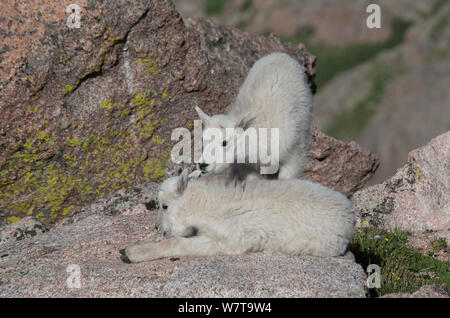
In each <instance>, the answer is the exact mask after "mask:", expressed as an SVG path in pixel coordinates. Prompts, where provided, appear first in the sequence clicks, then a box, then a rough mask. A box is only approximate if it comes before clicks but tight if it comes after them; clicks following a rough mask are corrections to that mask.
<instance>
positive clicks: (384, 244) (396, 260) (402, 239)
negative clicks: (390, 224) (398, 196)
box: [351, 227, 450, 297]
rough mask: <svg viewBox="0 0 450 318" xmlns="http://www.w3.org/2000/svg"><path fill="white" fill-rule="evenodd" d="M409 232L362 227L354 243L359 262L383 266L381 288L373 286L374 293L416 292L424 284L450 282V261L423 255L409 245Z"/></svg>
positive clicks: (372, 294) (380, 294)
mask: <svg viewBox="0 0 450 318" xmlns="http://www.w3.org/2000/svg"><path fill="white" fill-rule="evenodd" d="M407 240H408V233H407V232H405V231H400V230H395V231H393V232H388V231H385V230H382V229H378V228H375V227H366V228H361V229H359V230H358V231H357V232H356V233H355V235H354V237H353V240H352V242H351V251H352V252H353V254H354V255H355V258H356V261H357V262H358V263H359V264H361V265H362V266H363V268H364V269H366V268H367V266H368V265H369V264H377V265H378V266H380V267H381V288H375V289H371V296H374V297H376V296H382V295H385V294H389V293H398V292H409V293H411V292H415V291H417V290H418V289H419V288H420V287H421V286H423V285H429V284H445V285H446V286H449V285H450V272H449V268H450V262H443V261H439V260H437V259H435V258H432V257H429V256H424V255H422V254H420V253H419V252H417V251H415V250H414V249H412V248H410V247H408V246H406V243H407Z"/></svg>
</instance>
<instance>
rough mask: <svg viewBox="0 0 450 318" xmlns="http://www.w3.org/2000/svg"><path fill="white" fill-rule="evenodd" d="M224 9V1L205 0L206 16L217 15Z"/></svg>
mask: <svg viewBox="0 0 450 318" xmlns="http://www.w3.org/2000/svg"><path fill="white" fill-rule="evenodd" d="M224 9H225V0H206V1H205V13H206V14H207V15H218V14H221V13H222V12H223V10H224Z"/></svg>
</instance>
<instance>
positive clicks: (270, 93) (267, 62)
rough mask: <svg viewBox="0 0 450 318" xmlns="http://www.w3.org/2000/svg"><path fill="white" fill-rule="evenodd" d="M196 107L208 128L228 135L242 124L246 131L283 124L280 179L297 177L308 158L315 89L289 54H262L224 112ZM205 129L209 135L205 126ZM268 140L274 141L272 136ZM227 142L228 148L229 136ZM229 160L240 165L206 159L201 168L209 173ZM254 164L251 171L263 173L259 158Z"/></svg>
mask: <svg viewBox="0 0 450 318" xmlns="http://www.w3.org/2000/svg"><path fill="white" fill-rule="evenodd" d="M196 111H197V113H198V115H199V117H200V119H201V120H202V124H203V128H204V129H207V128H219V129H221V130H222V133H223V136H225V135H226V132H225V129H226V128H242V129H243V130H244V131H245V130H246V129H248V128H250V127H253V128H266V129H268V130H269V131H270V129H271V128H278V129H279V162H278V164H279V170H278V178H279V179H294V178H298V177H299V176H300V175H301V173H302V171H303V169H304V167H305V164H306V161H307V153H308V152H307V150H308V148H307V147H308V143H309V135H310V126H311V118H312V94H311V90H310V88H309V86H308V81H307V77H306V75H305V73H304V72H303V70H302V67H301V66H300V64H299V63H298V62H297V60H295V59H294V58H292V57H290V56H289V55H287V54H285V53H273V54H270V55H267V56H265V57H263V58H261V59H259V60H258V61H257V62H256V63H255V64H254V65H253V67H252V68H251V69H250V72H249V73H248V75H247V78H246V79H245V81H244V83H243V84H242V86H241V88H240V90H239V93H238V95H237V97H236V100H235V102H234V103H232V104H231V106H230V107H229V109H228V111H227V112H226V113H225V114H219V115H214V116H211V117H210V116H208V115H206V114H205V113H204V112H203V111H202V110H201V109H200V108H199V107H198V106H197V107H196ZM203 134H204V136H205V130H204V133H203ZM233 138H234V136H233ZM268 144H269V145H270V144H271V142H270V136H269V138H268ZM223 147H225V148H226V147H227V140H225V142H224V143H223ZM233 147H235V146H234V145H233ZM232 150H233V151H234V149H232ZM204 151H205V150H204ZM245 155H246V156H248V154H245ZM235 156H236V154H235ZM258 160H259V159H258ZM224 161H225V160H224ZM235 162H236V157H235ZM246 163H248V158H246ZM230 165H233V166H236V165H237V164H232V163H227V162H215V161H214V162H204V163H200V164H199V165H198V168H199V169H200V170H201V171H202V172H203V173H204V174H212V173H223V172H224V171H225V170H227V169H228V168H229V167H230ZM241 166H242V164H241ZM250 166H251V170H252V171H255V172H256V171H258V172H257V173H258V174H259V172H260V171H259V170H260V167H261V162H260V161H258V162H257V163H256V164H251V165H250ZM247 170H248V169H247ZM237 173H239V172H237ZM244 178H245V177H244Z"/></svg>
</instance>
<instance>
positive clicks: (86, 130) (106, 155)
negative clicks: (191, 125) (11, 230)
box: [0, 89, 169, 223]
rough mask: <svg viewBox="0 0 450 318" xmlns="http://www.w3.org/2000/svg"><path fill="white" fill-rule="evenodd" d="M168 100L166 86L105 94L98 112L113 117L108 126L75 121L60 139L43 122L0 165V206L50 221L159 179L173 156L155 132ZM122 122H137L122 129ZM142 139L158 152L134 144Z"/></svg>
mask: <svg viewBox="0 0 450 318" xmlns="http://www.w3.org/2000/svg"><path fill="white" fill-rule="evenodd" d="M165 98H167V89H165V90H162V91H161V92H160V93H159V94H158V92H156V91H154V90H153V89H148V90H146V91H144V92H141V93H138V94H136V95H135V96H134V97H133V98H131V99H130V101H115V100H113V99H112V98H106V99H104V100H103V101H102V102H101V103H100V104H99V105H98V111H99V112H103V113H104V114H103V115H104V116H113V117H112V118H111V121H110V122H109V124H108V127H102V126H99V127H96V126H95V125H91V124H89V123H88V124H86V123H79V124H78V123H74V124H73V125H72V127H73V128H72V129H67V131H68V132H67V134H68V135H67V136H66V137H64V138H59V139H57V138H55V136H53V135H52V133H51V132H48V131H47V130H46V126H47V125H48V121H45V122H44V124H43V126H42V127H39V129H37V130H36V131H35V132H34V134H33V135H32V136H29V138H27V139H26V140H25V141H24V142H23V143H22V145H21V146H20V147H18V149H16V150H15V152H14V153H13V154H12V155H11V156H10V157H9V159H8V160H7V161H6V162H5V163H4V164H2V165H1V168H0V210H5V211H7V215H10V216H25V215H34V216H36V217H38V218H39V219H40V220H42V221H48V222H49V223H51V222H52V221H53V220H56V219H58V218H60V217H63V216H67V215H70V214H73V213H75V212H76V211H77V209H79V208H80V207H82V206H83V204H86V203H88V202H92V201H93V200H95V199H98V198H101V197H103V196H105V195H107V194H109V193H111V192H113V191H116V190H118V189H121V188H124V187H127V186H130V184H133V183H134V182H139V183H143V182H148V181H160V180H161V179H162V178H163V177H164V175H165V166H166V164H167V161H168V158H169V155H168V153H169V149H168V147H164V146H165V145H164V139H163V138H162V137H160V136H159V135H158V134H156V131H157V130H158V129H159V128H160V127H162V126H163V125H164V120H163V119H162V118H157V117H158V116H157V110H158V107H160V106H161V104H162V101H163V99H165ZM131 115H134V116H133V118H131ZM114 120H115V121H114ZM121 120H122V121H123V120H130V121H131V120H132V121H133V122H132V124H130V125H127V126H126V127H127V128H125V129H124V128H123V125H120V121H121ZM111 122H112V123H115V125H114V124H111ZM121 127H122V128H121ZM137 140H140V142H136V141H137ZM143 140H145V142H147V143H148V144H149V146H150V148H151V147H158V149H159V150H160V151H159V153H160V155H158V156H156V157H152V158H148V154H147V153H146V151H145V150H143V149H141V147H137V146H136V145H138V144H142V141H143ZM166 146H167V145H166ZM59 149H64V152H63V153H58V152H59V151H60V150H59Z"/></svg>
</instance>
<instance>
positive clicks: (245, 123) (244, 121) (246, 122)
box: [235, 113, 255, 130]
mask: <svg viewBox="0 0 450 318" xmlns="http://www.w3.org/2000/svg"><path fill="white" fill-rule="evenodd" d="M253 119H255V117H252V116H251V114H250V113H247V114H245V115H244V116H243V117H242V118H241V119H240V120H238V121H237V122H236V126H235V128H242V129H244V130H245V129H247V128H248V127H249V126H250V123H251V121H252V120H253Z"/></svg>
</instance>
